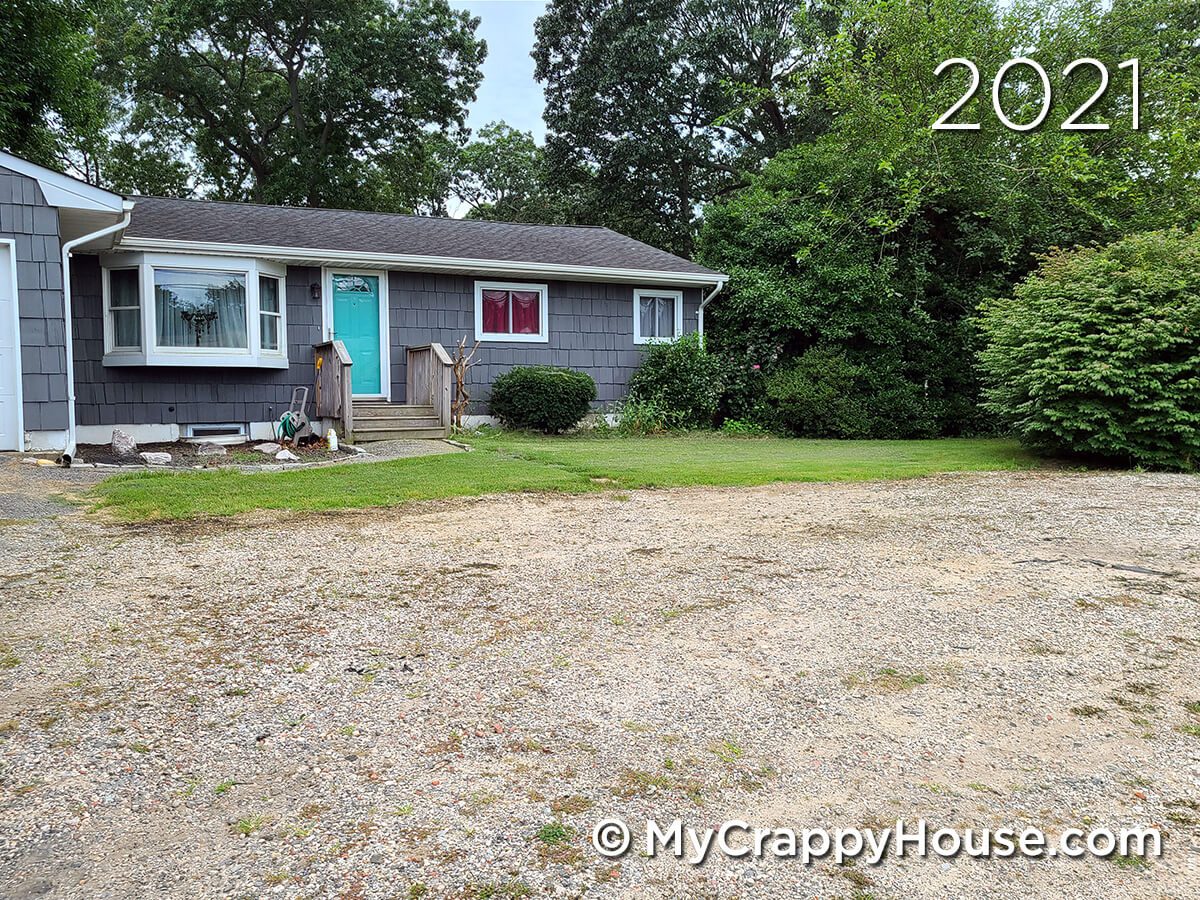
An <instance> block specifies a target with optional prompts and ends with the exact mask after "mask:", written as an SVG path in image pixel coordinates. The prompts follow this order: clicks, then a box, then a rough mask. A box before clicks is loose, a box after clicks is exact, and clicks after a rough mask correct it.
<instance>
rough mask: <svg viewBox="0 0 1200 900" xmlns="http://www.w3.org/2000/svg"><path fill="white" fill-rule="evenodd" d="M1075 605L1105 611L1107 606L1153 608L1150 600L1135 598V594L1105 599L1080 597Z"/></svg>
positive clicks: (1115, 595) (1118, 595) (1109, 596)
mask: <svg viewBox="0 0 1200 900" xmlns="http://www.w3.org/2000/svg"><path fill="white" fill-rule="evenodd" d="M1075 605H1076V606H1077V607H1079V608H1080V609H1103V608H1104V607H1106V606H1125V607H1135V606H1153V605H1154V604H1153V603H1152V602H1150V601H1149V600H1143V599H1142V598H1140V597H1135V596H1134V595H1133V594H1109V595H1107V596H1104V597H1092V598H1087V597H1080V598H1079V599H1078V600H1076V601H1075Z"/></svg>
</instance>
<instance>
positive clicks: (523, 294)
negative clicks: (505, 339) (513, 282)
mask: <svg viewBox="0 0 1200 900" xmlns="http://www.w3.org/2000/svg"><path fill="white" fill-rule="evenodd" d="M538 300H539V294H538V292H537V291H513V292H512V333H513V334H537V333H538V332H539V331H541V324H542V322H541V316H540V315H539V309H538Z"/></svg>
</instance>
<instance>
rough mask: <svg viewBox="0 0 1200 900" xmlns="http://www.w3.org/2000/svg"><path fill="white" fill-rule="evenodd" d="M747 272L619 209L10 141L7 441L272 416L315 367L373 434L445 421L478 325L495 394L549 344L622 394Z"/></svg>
mask: <svg viewBox="0 0 1200 900" xmlns="http://www.w3.org/2000/svg"><path fill="white" fill-rule="evenodd" d="M725 281H726V276H725V275H723V274H721V273H719V272H714V271H712V270H710V269H706V268H704V267H703V266H699V265H696V264H695V263H693V262H690V261H688V260H686V259H681V258H680V257H678V256H674V255H672V254H670V253H665V252H663V251H661V250H657V249H655V248H654V247H651V246H648V245H647V244H643V243H641V242H639V241H635V240H633V239H632V238H628V237H625V236H624V235H621V234H617V233H616V232H614V231H611V230H609V229H607V228H594V227H576V226H559V225H517V224H509V223H500V222H482V221H470V220H459V219H443V218H430V217H421V216H404V215H388V214H381V213H367V212H353V211H348V210H332V209H304V208H295V207H274V206H260V205H255V204H250V203H222V202H214V201H207V200H168V199H162V198H157V197H122V196H120V195H117V194H113V193H110V192H108V191H104V190H101V189H99V188H97V187H94V186H92V185H89V184H85V183H83V182H81V181H77V180H75V179H73V178H70V177H68V176H65V175H62V174H60V173H58V172H54V171H51V170H50V169H46V168H43V167H41V166H38V165H35V164H33V163H30V162H28V161H26V160H23V159H19V158H17V157H15V156H12V155H9V154H6V153H3V152H0V450H61V451H64V452H65V453H66V454H68V455H71V454H73V453H74V450H75V446H76V444H77V443H80V444H99V443H107V442H108V441H109V440H111V437H112V431H113V429H114V428H120V429H122V430H124V431H126V432H128V433H130V434H131V435H133V436H134V437H135V438H136V439H138V440H139V441H170V440H177V439H181V438H182V439H186V438H189V437H191V438H196V437H206V436H214V437H215V436H222V437H228V438H230V439H236V437H238V436H241V437H244V438H248V439H260V438H267V437H270V436H271V435H272V434H273V423H274V422H275V421H276V420H277V419H278V418H279V416H280V415H281V414H282V412H283V411H284V410H286V409H287V408H288V404H289V402H290V400H291V397H292V393H293V389H294V388H297V387H307V388H308V389H309V393H310V397H311V399H310V402H309V407H308V410H307V411H308V413H309V415H310V416H312V417H313V418H314V420H315V421H316V422H317V423H318V424H319V425H320V424H323V425H326V426H327V425H328V424H331V423H337V424H338V425H339V426H340V428H341V430H343V431H346V430H349V431H351V432H352V433H353V437H354V438H355V439H357V440H371V439H375V438H380V437H392V436H402V435H412V436H439V435H444V434H446V433H447V430H448V427H449V422H450V402H451V390H452V388H451V384H452V377H451V372H450V357H451V355H452V354H453V350H454V347H455V346H456V345H457V344H458V342H459V340H460V339H462V338H466V340H467V344H468V346H472V345H473V344H474V343H475V341H479V342H480V348H479V351H478V353H477V354H476V357H475V360H476V365H474V366H473V367H472V368H471V369H470V370H469V376H470V383H471V388H470V393H471V395H472V398H473V399H474V400H476V401H483V400H486V396H487V386H488V385H489V384H490V383H491V382H492V380H493V379H494V378H495V377H496V376H497V375H499V374H501V373H502V372H505V371H507V370H508V369H510V368H512V367H513V366H518V365H535V364H546V365H556V366H569V367H571V368H574V369H580V370H582V371H585V372H587V373H589V374H590V375H591V376H592V377H593V378H594V379H595V381H596V386H597V389H598V394H599V396H598V400H599V402H600V403H602V404H603V403H606V402H609V401H613V400H618V399H620V398H621V397H622V396H623V394H624V392H625V388H626V385H627V383H628V380H629V376H630V374H631V373H632V372H633V370H634V369H635V368H636V367H637V365H638V363H639V361H640V359H641V356H642V350H643V349H644V345H646V344H649V343H652V342H655V341H670V340H674V339H675V338H677V337H678V336H680V335H682V334H686V333H688V332H693V331H699V332H700V333H701V334H703V330H704V307H705V306H706V304H707V303H708V302H709V301H710V300H712V299H713V297H715V296H716V294H717V293H718V292H719V291H720V290H721V288H722V287H723V285H724V283H725ZM471 411H472V412H473V413H475V414H478V413H482V412H485V411H486V410H485V407H484V406H483V405H482V404H478V405H474V406H473V408H472V410H471ZM477 417H478V415H476V417H475V418H477Z"/></svg>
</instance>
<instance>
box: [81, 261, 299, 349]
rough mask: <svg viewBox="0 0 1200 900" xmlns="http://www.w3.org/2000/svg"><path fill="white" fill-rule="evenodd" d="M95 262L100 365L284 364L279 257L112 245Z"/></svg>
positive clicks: (284, 325)
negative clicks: (100, 307) (99, 272)
mask: <svg viewBox="0 0 1200 900" xmlns="http://www.w3.org/2000/svg"><path fill="white" fill-rule="evenodd" d="M101 266H102V268H103V270H104V271H103V280H102V284H103V288H104V363H105V365H119V366H136V365H142V366H251V367H265V368H286V367H287V342H286V334H287V311H286V308H285V304H284V300H283V277H284V274H285V273H286V267H285V266H283V265H282V264H280V263H275V262H272V261H269V260H261V259H236V258H233V257H217V256H201V255H198V254H182V253H120V252H117V253H112V254H106V255H105V256H103V257H102V259H101Z"/></svg>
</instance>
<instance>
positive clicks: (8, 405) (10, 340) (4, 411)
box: [0, 241, 21, 450]
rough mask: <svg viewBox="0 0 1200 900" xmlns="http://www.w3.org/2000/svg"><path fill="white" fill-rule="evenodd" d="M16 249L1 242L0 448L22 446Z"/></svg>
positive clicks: (7, 242)
mask: <svg viewBox="0 0 1200 900" xmlns="http://www.w3.org/2000/svg"><path fill="white" fill-rule="evenodd" d="M14 250H15V248H14V247H13V243H12V242H11V241H0V450H20V449H21V391H20V385H21V344H20V339H19V336H18V332H17V327H18V326H17V279H16V271H17V267H16V259H15V252H14Z"/></svg>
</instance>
